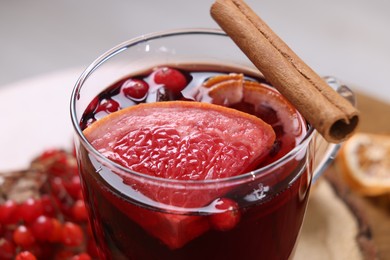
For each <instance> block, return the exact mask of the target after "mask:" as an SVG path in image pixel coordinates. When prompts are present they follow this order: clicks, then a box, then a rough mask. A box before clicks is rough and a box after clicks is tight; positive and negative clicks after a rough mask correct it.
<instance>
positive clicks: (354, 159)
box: [336, 133, 390, 196]
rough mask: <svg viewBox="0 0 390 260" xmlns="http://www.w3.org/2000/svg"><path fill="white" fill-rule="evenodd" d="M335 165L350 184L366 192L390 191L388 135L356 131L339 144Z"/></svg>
mask: <svg viewBox="0 0 390 260" xmlns="http://www.w3.org/2000/svg"><path fill="white" fill-rule="evenodd" d="M336 162H337V165H338V166H339V167H340V169H341V173H342V175H343V177H344V179H345V181H346V182H347V183H348V184H349V186H350V187H351V188H352V189H353V190H355V191H357V192H359V193H361V194H363V195H366V196H377V195H382V194H385V193H390V136H389V135H385V134H371V133H356V134H354V135H353V136H352V137H351V138H350V139H348V140H347V141H346V142H345V143H344V144H343V146H342V148H341V150H340V153H339V156H338V157H337V160H336Z"/></svg>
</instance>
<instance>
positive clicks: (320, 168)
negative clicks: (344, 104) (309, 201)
mask: <svg viewBox="0 0 390 260" xmlns="http://www.w3.org/2000/svg"><path fill="white" fill-rule="evenodd" d="M324 80H325V81H326V82H327V83H328V85H329V86H330V87H332V88H333V89H334V90H336V91H337V93H339V94H340V95H341V96H342V97H344V98H345V99H347V100H348V101H349V102H351V104H352V105H354V106H356V96H355V94H354V93H353V91H352V90H351V89H350V88H349V87H348V86H346V85H343V84H341V83H340V81H339V80H338V79H336V78H334V77H324ZM314 139H315V140H314V145H315V148H314V152H315V154H314V158H315V160H314V167H313V178H312V182H313V183H314V182H315V181H316V180H317V179H318V178H319V177H320V176H321V175H322V174H323V173H324V171H325V170H326V169H327V168H328V167H329V165H330V164H331V163H332V162H333V161H334V159H335V158H336V155H337V152H338V151H339V150H340V147H341V144H333V143H329V142H327V141H326V140H325V139H324V138H323V137H322V136H321V135H320V134H318V133H315V136H314Z"/></svg>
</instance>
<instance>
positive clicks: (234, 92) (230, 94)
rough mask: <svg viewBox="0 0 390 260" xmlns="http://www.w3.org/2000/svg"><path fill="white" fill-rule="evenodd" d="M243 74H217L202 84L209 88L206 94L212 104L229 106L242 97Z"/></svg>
mask: <svg viewBox="0 0 390 260" xmlns="http://www.w3.org/2000/svg"><path fill="white" fill-rule="evenodd" d="M243 85H244V75H243V74H234V73H232V74H228V75H218V76H215V77H212V78H210V79H208V80H207V81H206V82H204V83H203V86H204V87H206V88H209V89H210V90H209V92H208V95H209V96H210V97H211V99H212V103H213V104H217V105H225V106H229V105H231V104H235V103H238V102H240V101H241V100H242V97H243Z"/></svg>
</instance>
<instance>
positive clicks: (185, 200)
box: [84, 101, 275, 248]
mask: <svg viewBox="0 0 390 260" xmlns="http://www.w3.org/2000/svg"><path fill="white" fill-rule="evenodd" d="M84 134H85V136H86V138H87V139H88V140H89V141H90V142H91V144H92V145H93V146H94V147H95V148H96V149H97V150H99V151H100V152H101V153H102V154H104V155H105V156H106V157H108V158H109V159H111V160H113V161H115V162H117V163H119V164H121V165H123V166H125V167H127V168H129V169H131V170H133V171H137V172H140V173H143V174H146V175H150V176H153V177H160V178H164V179H172V180H211V179H223V178H227V177H232V176H237V175H240V174H242V173H245V172H247V171H250V170H252V169H253V168H255V167H256V166H257V165H259V163H260V162H261V160H262V159H263V158H264V157H266V156H267V154H268V153H269V151H270V149H271V147H272V145H273V143H274V140H275V133H274V130H273V128H272V127H271V126H270V125H269V124H267V123H265V122H264V121H263V120H261V119H260V118H258V117H256V116H253V115H250V114H247V113H244V112H240V111H238V110H235V109H231V108H227V107H222V106H218V105H214V104H208V103H201V102H189V101H170V102H156V103H149V104H140V105H137V106H132V107H128V108H125V109H123V110H120V111H118V112H114V113H112V114H110V115H108V116H106V117H104V118H102V119H101V120H99V121H97V122H95V123H93V124H92V125H91V126H89V127H88V128H86V129H85V130H84ZM118 175H120V177H121V178H122V179H123V182H124V183H126V184H128V185H129V188H130V187H131V188H132V189H134V190H136V191H137V192H140V193H142V194H143V195H145V196H147V197H148V198H150V199H152V200H154V201H155V202H157V203H160V204H166V205H169V206H174V207H180V208H192V209H193V208H198V207H203V206H206V205H208V204H210V203H211V202H212V201H214V200H215V199H217V198H218V197H221V196H223V195H224V194H226V192H228V188H223V187H222V188H221V187H220V188H219V189H212V190H211V189H210V190H200V189H199V190H197V189H195V190H189V189H187V187H185V188H184V189H181V190H177V189H176V188H175V187H172V185H166V186H164V185H161V186H157V185H155V184H150V183H147V182H145V181H139V180H135V179H133V178H131V176H126V175H125V174H123V173H118ZM112 202H113V203H114V204H116V205H117V206H118V208H120V209H121V210H122V211H123V212H124V213H125V214H127V215H128V216H129V217H130V218H131V219H132V220H133V221H135V222H137V223H138V224H140V225H141V226H142V227H143V228H144V229H145V230H146V231H148V232H149V233H150V234H152V235H153V236H155V237H157V238H159V239H160V240H161V241H162V242H164V243H165V244H166V245H167V246H168V247H170V248H179V247H182V246H183V245H184V244H186V243H187V242H188V241H190V240H192V239H194V238H195V237H197V236H199V235H201V234H202V233H204V232H206V231H207V230H208V229H209V224H208V220H207V218H206V217H200V216H189V215H174V214H169V213H159V212H153V211H150V210H147V209H141V208H138V207H136V206H134V205H126V203H123V202H121V201H119V200H118V199H115V198H112ZM163 208H164V207H163Z"/></svg>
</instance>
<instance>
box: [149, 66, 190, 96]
mask: <svg viewBox="0 0 390 260" xmlns="http://www.w3.org/2000/svg"><path fill="white" fill-rule="evenodd" d="M154 81H155V82H156V83H157V84H163V85H164V86H165V88H166V89H169V90H171V91H174V92H180V91H182V90H183V89H184V88H185V87H186V86H187V79H186V77H185V76H184V74H183V73H181V72H180V71H179V70H177V69H173V68H169V67H163V68H159V69H157V70H156V72H155V74H154Z"/></svg>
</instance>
